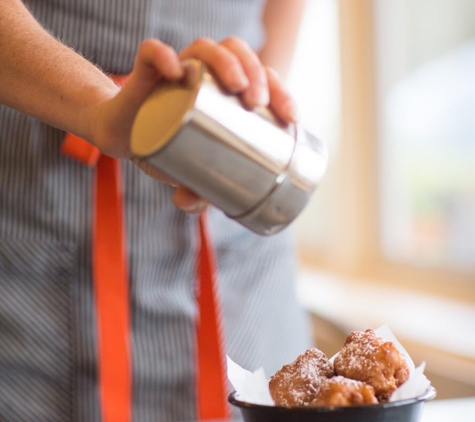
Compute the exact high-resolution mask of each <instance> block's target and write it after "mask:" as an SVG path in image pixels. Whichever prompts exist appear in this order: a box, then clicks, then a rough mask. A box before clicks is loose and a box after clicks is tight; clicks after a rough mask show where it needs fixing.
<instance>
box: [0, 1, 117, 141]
mask: <svg viewBox="0 0 475 422" xmlns="http://www.w3.org/2000/svg"><path fill="white" fill-rule="evenodd" d="M117 91H118V88H117V87H116V85H115V84H114V83H113V82H111V81H110V80H109V78H108V77H107V76H106V75H104V74H103V73H102V72H101V71H100V70H99V69H98V68H96V67H95V66H94V65H92V64H91V63H90V62H88V61H87V60H86V59H84V58H83V57H81V56H80V55H79V54H77V53H76V52H74V51H73V50H71V49H70V48H68V47H66V46H65V45H63V44H61V43H60V42H59V41H57V40H56V39H55V38H54V37H52V36H51V35H50V34H48V33H47V32H46V31H45V30H44V29H43V28H42V27H41V26H40V25H39V24H38V22H37V21H36V20H35V19H34V18H33V16H32V15H31V14H30V13H29V12H28V10H27V9H26V8H25V7H24V5H23V3H22V2H21V1H20V0H1V1H0V103H2V104H5V105H7V106H9V107H12V108H15V109H17V110H20V111H22V112H24V113H27V114H30V115H32V116H34V117H37V118H39V119H41V120H43V121H45V122H47V123H49V124H51V125H53V126H56V127H59V128H62V129H64V130H67V131H71V132H73V133H75V134H77V135H79V136H82V137H84V138H86V139H89V138H90V136H91V133H90V130H91V129H90V127H89V119H88V118H87V117H86V115H87V114H88V113H89V112H90V110H91V109H92V108H93V107H94V105H95V104H97V103H98V102H100V101H103V100H105V99H108V98H111V97H113V96H114V95H115V94H116V93H117Z"/></svg>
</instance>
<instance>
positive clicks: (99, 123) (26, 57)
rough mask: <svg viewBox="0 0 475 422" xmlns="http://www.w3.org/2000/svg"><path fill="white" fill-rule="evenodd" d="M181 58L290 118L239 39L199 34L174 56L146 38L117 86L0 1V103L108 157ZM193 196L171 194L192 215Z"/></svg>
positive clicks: (122, 145) (124, 154)
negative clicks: (83, 141)
mask: <svg viewBox="0 0 475 422" xmlns="http://www.w3.org/2000/svg"><path fill="white" fill-rule="evenodd" d="M271 1H274V0H271ZM275 1H281V0H275ZM289 1H290V2H292V1H300V0H289ZM187 58H196V59H198V60H202V61H203V62H204V63H205V64H206V65H208V67H209V68H210V69H211V70H213V71H214V74H215V75H216V76H217V77H218V79H220V81H221V83H222V84H223V86H225V87H226V88H227V89H228V90H229V91H232V92H234V93H236V94H238V95H240V96H241V97H242V99H243V101H244V102H245V103H246V105H247V106H248V107H250V108H253V107H255V106H257V105H267V104H269V101H270V105H271V107H272V108H273V109H274V110H275V111H276V113H277V114H278V115H279V116H280V117H281V118H282V119H283V121H288V122H290V121H292V120H293V116H294V109H293V105H292V101H291V99H290V96H289V95H288V94H287V93H286V91H285V90H284V89H283V86H282V84H281V83H280V81H279V80H278V79H277V78H275V77H274V76H273V75H270V77H269V78H268V77H267V74H268V72H267V71H266V69H265V68H264V66H263V65H262V64H261V62H260V61H259V59H258V57H257V56H256V54H255V53H254V52H253V51H252V50H251V49H250V48H249V46H248V45H247V44H246V43H244V42H243V41H242V40H240V39H238V38H235V37H231V38H228V39H225V40H223V41H221V42H220V43H215V42H214V41H212V40H208V39H204V38H201V39H198V40H196V41H195V42H193V43H192V44H190V45H189V46H188V47H187V48H185V50H183V51H182V52H180V54H178V53H177V52H175V51H174V50H173V49H172V48H171V47H169V46H167V45H165V44H164V43H162V42H160V41H159V40H156V39H150V40H145V41H143V42H142V44H141V45H140V47H138V52H137V55H136V58H135V63H134V67H133V70H132V72H131V74H130V77H129V78H128V81H127V83H126V84H125V85H124V87H123V88H122V89H119V88H118V87H117V86H116V85H115V84H114V83H112V82H111V81H110V80H109V78H108V77H107V76H106V75H105V74H104V73H103V72H101V70H100V69H98V68H97V67H96V66H94V65H93V64H92V63H90V62H88V61H87V60H85V59H84V58H83V57H82V56H81V55H79V54H77V53H76V52H74V51H73V50H72V49H70V48H68V47H67V46H65V45H63V44H62V43H60V42H59V41H58V40H56V39H55V38H54V37H53V36H51V35H50V34H48V33H47V32H46V31H45V30H44V29H43V28H42V27H41V25H39V23H38V22H37V21H36V20H35V19H34V17H33V16H32V15H31V14H30V12H29V11H28V10H27V9H26V8H25V6H24V5H23V3H22V1H21V0H0V103H2V104H5V105H7V106H9V107H12V108H15V109H17V110H19V111H21V112H23V113H26V114H29V115H31V116H33V117H36V118H38V119H41V120H43V121H45V122H47V123H49V124H51V125H53V126H55V127H58V128H61V129H63V130H65V131H68V132H72V133H74V134H76V135H78V136H80V137H82V138H84V139H86V140H87V141H89V142H91V143H92V144H93V145H95V146H97V147H98V148H99V149H100V150H101V151H102V152H103V153H104V154H107V155H110V156H113V157H119V158H129V157H130V155H131V154H130V150H129V141H130V132H131V128H132V125H133V121H134V118H135V115H136V113H137V111H138V109H139V108H140V106H141V104H142V103H143V102H144V101H145V99H146V98H147V96H148V95H149V94H150V92H151V91H152V90H153V88H154V87H155V85H156V83H157V81H158V80H159V79H160V78H166V79H170V80H177V79H179V78H181V77H183V74H184V69H183V66H182V59H187ZM141 168H142V169H143V170H145V171H148V170H150V169H147V168H144V167H143V166H142V165H141ZM152 174H153V176H154V177H156V178H158V179H161V180H164V178H163V175H160V174H158V173H157V172H153V173H152ZM197 199H199V198H196V196H194V195H193V194H192V193H190V192H189V191H187V190H186V189H184V188H178V189H177V191H176V194H175V203H176V204H177V206H178V207H180V208H183V209H186V210H191V209H193V211H194V212H199V211H200V210H202V209H203V206H202V205H200V206H199V207H197V206H196V204H197V202H196V201H197Z"/></svg>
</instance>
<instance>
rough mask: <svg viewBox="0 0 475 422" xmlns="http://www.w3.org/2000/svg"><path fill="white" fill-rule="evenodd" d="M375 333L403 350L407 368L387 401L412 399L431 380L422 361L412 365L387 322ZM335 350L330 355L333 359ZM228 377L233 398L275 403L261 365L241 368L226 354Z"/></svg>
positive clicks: (424, 388)
mask: <svg viewBox="0 0 475 422" xmlns="http://www.w3.org/2000/svg"><path fill="white" fill-rule="evenodd" d="M374 331H375V333H376V335H377V336H379V337H381V338H382V339H383V340H385V341H391V342H393V343H394V345H395V346H396V348H397V349H398V350H399V352H400V353H401V354H402V356H403V357H404V359H405V360H406V362H407V365H408V367H409V370H410V374H409V379H408V380H407V381H406V382H405V383H404V384H403V385H401V386H400V387H399V388H398V389H397V390H396V391H395V392H394V393H393V394H392V395H391V397H390V399H389V401H398V400H405V399H412V398H415V397H418V396H420V395H422V394H424V393H425V392H426V391H427V389H428V388H429V386H430V381H429V380H428V379H427V378H426V376H425V375H424V369H425V362H422V363H421V364H420V365H419V366H418V367H415V365H414V362H413V360H412V359H411V357H410V356H409V354H408V353H407V351H406V350H405V349H404V347H403V346H402V345H401V343H400V342H399V341H398V340H397V339H396V337H395V336H394V334H393V333H392V331H391V330H390V328H389V327H388V326H387V325H383V326H381V327H379V328H378V329H376V330H374ZM337 355H338V353H337V354H336V355H334V356H332V357H331V358H330V361H332V362H333V360H334V359H335V357H336V356H337ZM227 362H228V379H229V381H230V382H231V384H232V386H233V387H234V389H235V390H236V398H237V399H239V400H241V401H243V402H247V403H253V404H260V405H267V406H274V405H275V403H274V401H273V400H272V397H271V395H270V392H269V380H268V378H267V377H266V375H265V373H264V369H263V368H259V369H257V370H255V371H254V372H250V371H248V370H246V369H243V368H241V367H240V366H239V365H238V364H237V363H235V362H233V361H232V359H231V358H230V357H229V356H228V357H227Z"/></svg>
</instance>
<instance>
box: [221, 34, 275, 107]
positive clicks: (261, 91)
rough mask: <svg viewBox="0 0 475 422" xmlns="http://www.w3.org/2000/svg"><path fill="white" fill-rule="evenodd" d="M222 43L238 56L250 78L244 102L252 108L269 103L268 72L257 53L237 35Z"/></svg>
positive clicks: (243, 97) (244, 94)
mask: <svg viewBox="0 0 475 422" xmlns="http://www.w3.org/2000/svg"><path fill="white" fill-rule="evenodd" d="M220 44H221V45H222V46H224V47H226V48H227V49H228V50H229V51H230V52H232V53H233V54H234V55H235V56H236V57H237V58H238V60H239V62H240V64H241V66H242V68H243V70H244V72H245V74H246V75H247V77H248V79H249V87H248V89H246V90H245V92H244V93H243V95H242V99H243V101H244V103H245V104H247V105H248V106H250V107H251V108H253V107H256V106H264V107H266V106H267V105H269V87H268V83H267V74H266V70H265V68H264V66H263V65H262V64H261V62H260V60H259V57H257V54H256V53H255V52H254V51H253V50H252V49H251V47H250V46H249V45H248V44H247V43H246V42H244V41H243V40H241V39H239V38H237V37H229V38H226V39H225V40H223V41H221V43H220Z"/></svg>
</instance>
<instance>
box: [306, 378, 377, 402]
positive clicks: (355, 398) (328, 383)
mask: <svg viewBox="0 0 475 422" xmlns="http://www.w3.org/2000/svg"><path fill="white" fill-rule="evenodd" d="M377 403H378V400H377V398H376V397H375V395H374V389H373V387H371V385H368V384H366V383H364V382H361V381H356V380H352V379H349V378H345V377H342V376H339V375H337V376H335V377H333V378H328V379H326V380H324V381H323V382H322V385H321V387H320V390H319V391H318V393H317V397H315V399H314V400H312V401H311V402H310V406H350V405H352V404H377Z"/></svg>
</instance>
